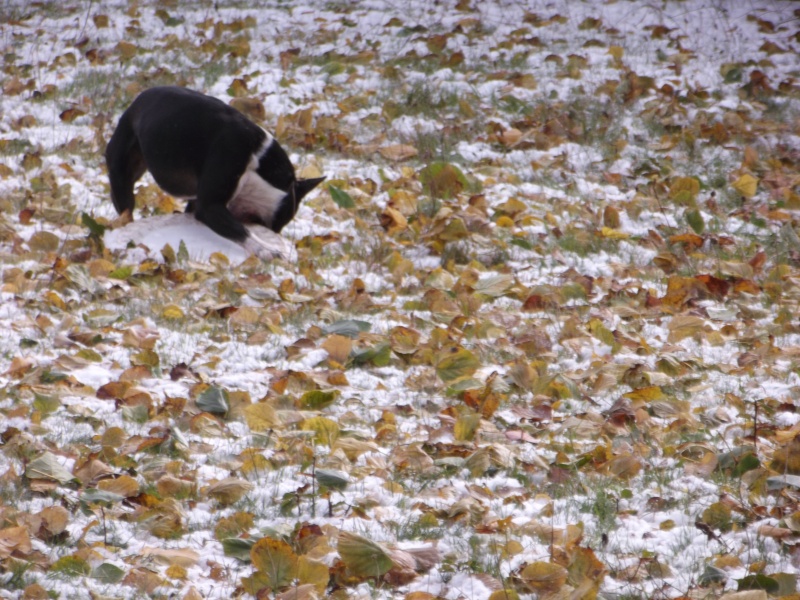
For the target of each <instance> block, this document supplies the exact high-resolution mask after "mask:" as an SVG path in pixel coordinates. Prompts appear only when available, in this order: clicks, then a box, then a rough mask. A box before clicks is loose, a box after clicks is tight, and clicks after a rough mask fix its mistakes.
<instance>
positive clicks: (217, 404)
mask: <svg viewBox="0 0 800 600" xmlns="http://www.w3.org/2000/svg"><path fill="white" fill-rule="evenodd" d="M197 408H199V409H200V410H202V411H204V412H209V413H211V414H212V415H225V414H227V413H228V410H229V409H230V405H229V404H228V392H227V391H225V390H223V389H222V388H220V387H217V386H215V385H212V386H210V387H209V388H207V389H206V390H204V391H203V392H202V393H201V394H200V395H199V396H198V397H197Z"/></svg>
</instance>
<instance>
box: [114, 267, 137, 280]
mask: <svg viewBox="0 0 800 600" xmlns="http://www.w3.org/2000/svg"><path fill="white" fill-rule="evenodd" d="M131 275H133V267H131V266H130V265H126V266H124V267H118V268H116V269H114V270H113V271H111V273H109V274H108V276H109V277H110V278H111V279H127V278H128V277H130V276H131Z"/></svg>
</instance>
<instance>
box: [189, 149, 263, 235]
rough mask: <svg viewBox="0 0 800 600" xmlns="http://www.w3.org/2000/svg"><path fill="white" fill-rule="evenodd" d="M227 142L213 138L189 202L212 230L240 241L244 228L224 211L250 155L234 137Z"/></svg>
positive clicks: (244, 232) (244, 231) (201, 219)
mask: <svg viewBox="0 0 800 600" xmlns="http://www.w3.org/2000/svg"><path fill="white" fill-rule="evenodd" d="M227 142H228V143H226V140H224V139H222V140H216V144H215V146H214V150H213V151H212V152H210V153H209V155H208V156H207V157H206V160H205V162H204V164H203V172H202V174H201V176H200V181H199V182H198V186H197V199H196V200H195V202H194V203H193V206H194V215H195V217H197V220H198V221H200V222H201V223H205V224H206V225H208V226H209V227H210V228H211V230H212V231H214V232H216V233H218V234H219V235H221V236H222V237H225V238H228V239H229V240H233V241H235V242H239V243H240V244H241V243H244V242H245V240H246V239H247V236H248V233H247V229H245V227H244V225H242V223H241V222H240V221H239V220H238V219H237V218H236V217H235V216H233V214H232V213H231V211H230V210H228V206H227V204H228V202H229V201H230V200H231V199H232V198H233V196H234V194H235V193H236V189H237V187H238V185H239V179H240V178H241V177H242V174H243V173H244V172H245V170H246V169H247V164H248V162H249V160H250V154H249V153H247V151H246V150H243V149H242V148H241V147H240V144H239V143H238V140H235V139H234V140H229V141H227Z"/></svg>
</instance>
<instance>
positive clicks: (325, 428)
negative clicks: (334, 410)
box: [300, 417, 339, 446]
mask: <svg viewBox="0 0 800 600" xmlns="http://www.w3.org/2000/svg"><path fill="white" fill-rule="evenodd" d="M300 429H302V430H303V431H313V432H314V433H315V435H314V441H315V442H316V443H318V444H325V445H326V446H332V445H333V443H334V442H335V441H336V438H338V437H339V425H337V424H336V421H333V420H331V419H328V418H326V417H313V418H311V419H306V420H305V421H303V422H302V423H301V424H300Z"/></svg>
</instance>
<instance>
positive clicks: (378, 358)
mask: <svg viewBox="0 0 800 600" xmlns="http://www.w3.org/2000/svg"><path fill="white" fill-rule="evenodd" d="M391 359H392V349H391V346H389V344H385V343H384V344H378V345H376V346H373V347H372V348H364V349H362V350H354V351H353V354H352V356H351V358H350V360H351V362H352V364H354V365H366V364H372V365H374V366H376V367H385V366H386V365H388V364H389V362H390V361H391Z"/></svg>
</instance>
